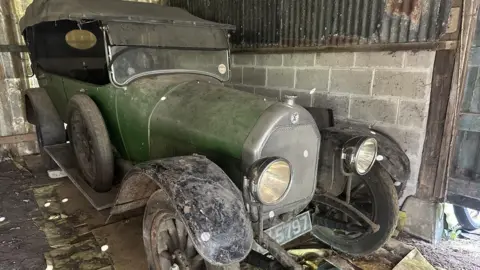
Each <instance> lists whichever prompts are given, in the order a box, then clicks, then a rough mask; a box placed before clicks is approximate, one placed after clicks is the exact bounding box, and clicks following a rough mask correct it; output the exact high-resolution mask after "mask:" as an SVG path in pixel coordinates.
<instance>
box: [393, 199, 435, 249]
mask: <svg viewBox="0 0 480 270" xmlns="http://www.w3.org/2000/svg"><path fill="white" fill-rule="evenodd" d="M402 210H403V211H405V213H407V219H406V224H405V229H404V230H405V232H407V233H409V234H411V235H414V236H416V237H419V238H421V239H423V240H426V241H428V242H430V243H434V244H436V243H438V242H440V241H441V240H442V234H443V223H444V221H443V215H444V209H443V204H442V203H437V202H430V201H426V200H422V199H419V198H416V197H413V196H411V197H409V198H407V200H406V201H405V204H404V205H403V208H402Z"/></svg>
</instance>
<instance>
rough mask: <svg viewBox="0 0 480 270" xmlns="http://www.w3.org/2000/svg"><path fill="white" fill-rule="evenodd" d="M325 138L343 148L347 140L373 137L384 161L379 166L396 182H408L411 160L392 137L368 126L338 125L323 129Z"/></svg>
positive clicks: (380, 161)
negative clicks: (358, 137)
mask: <svg viewBox="0 0 480 270" xmlns="http://www.w3.org/2000/svg"><path fill="white" fill-rule="evenodd" d="M321 133H322V135H323V136H326V137H327V138H326V139H328V138H330V139H332V140H334V141H335V144H336V145H337V146H339V147H341V146H342V145H343V144H344V143H345V141H346V140H348V139H349V138H351V137H356V136H367V137H373V138H375V139H376V140H377V142H378V155H381V156H382V157H383V159H381V160H378V159H377V162H378V164H379V165H380V166H381V167H382V168H383V169H385V171H387V172H388V174H390V176H391V177H392V179H393V180H394V181H399V182H402V183H404V182H406V181H407V180H408V179H409V177H410V160H409V159H408V157H407V155H406V154H405V152H404V151H403V150H402V148H401V147H400V145H399V144H398V143H397V142H396V141H395V140H394V139H393V138H391V137H390V136H388V135H386V134H385V133H384V132H382V131H379V130H377V129H373V128H369V127H368V126H366V125H358V124H356V125H338V126H335V127H330V128H326V129H323V130H322V131H321Z"/></svg>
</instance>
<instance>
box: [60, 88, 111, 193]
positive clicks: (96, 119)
mask: <svg viewBox="0 0 480 270" xmlns="http://www.w3.org/2000/svg"><path fill="white" fill-rule="evenodd" d="M67 131H68V137H69V138H70V142H71V144H72V146H73V151H74V152H75V156H76V158H77V163H78V167H79V168H80V170H81V171H82V173H83V176H84V177H85V180H86V181H87V182H88V184H89V185H90V186H91V187H92V188H93V189H94V190H95V191H98V192H105V191H109V190H110V189H111V187H112V183H113V153H112V149H111V145H110V139H109V137H108V131H107V128H106V126H105V122H104V121H103V118H102V115H101V113H100V111H99V110H98V108H97V106H96V105H95V102H93V100H92V99H90V97H88V96H87V95H75V96H73V97H72V98H71V100H70V103H69V104H68V128H67Z"/></svg>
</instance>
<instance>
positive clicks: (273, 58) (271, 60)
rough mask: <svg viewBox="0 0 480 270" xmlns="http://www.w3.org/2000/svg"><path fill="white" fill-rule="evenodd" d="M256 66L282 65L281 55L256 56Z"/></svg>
mask: <svg viewBox="0 0 480 270" xmlns="http://www.w3.org/2000/svg"><path fill="white" fill-rule="evenodd" d="M255 57H256V58H257V60H256V62H255V63H256V65H257V66H269V67H274V66H281V65H282V55H281V54H257V55H256V56H255Z"/></svg>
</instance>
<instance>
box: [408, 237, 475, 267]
mask: <svg viewBox="0 0 480 270" xmlns="http://www.w3.org/2000/svg"><path fill="white" fill-rule="evenodd" d="M400 239H401V241H402V242H405V243H407V244H410V245H413V246H415V247H416V248H418V249H419V250H420V252H421V253H422V255H423V256H424V257H425V258H426V259H427V260H428V261H429V262H430V263H431V264H432V265H433V266H435V267H437V268H443V269H452V270H478V269H480V241H476V240H470V239H461V238H457V239H455V240H443V241H441V242H440V243H438V244H437V245H432V244H429V243H427V242H425V241H422V240H419V239H415V238H412V237H408V236H404V235H402V237H401V238H400Z"/></svg>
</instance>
